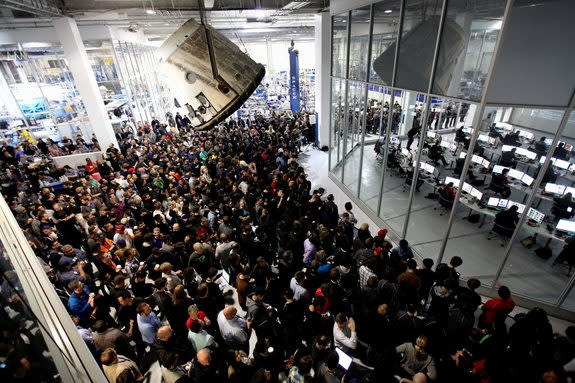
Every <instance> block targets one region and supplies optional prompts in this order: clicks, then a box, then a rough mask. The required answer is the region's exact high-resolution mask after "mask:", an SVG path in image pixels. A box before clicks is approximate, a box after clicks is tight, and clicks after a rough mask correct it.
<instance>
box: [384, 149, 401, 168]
mask: <svg viewBox="0 0 575 383" xmlns="http://www.w3.org/2000/svg"><path fill="white" fill-rule="evenodd" d="M400 165H401V159H400V158H399V156H398V150H397V149H396V148H394V147H390V148H389V154H388V155H387V167H388V168H390V169H395V168H397V169H398V171H399V173H403V172H404V171H403V169H402V167H401V166H400Z"/></svg>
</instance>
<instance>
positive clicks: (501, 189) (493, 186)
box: [488, 178, 507, 197]
mask: <svg viewBox="0 0 575 383" xmlns="http://www.w3.org/2000/svg"><path fill="white" fill-rule="evenodd" d="M488 189H489V190H491V191H493V192H494V193H495V194H497V195H500V196H502V197H505V195H504V194H505V193H506V192H507V186H506V185H501V184H498V183H496V182H494V181H493V178H492V179H491V182H490V183H489V188H488Z"/></svg>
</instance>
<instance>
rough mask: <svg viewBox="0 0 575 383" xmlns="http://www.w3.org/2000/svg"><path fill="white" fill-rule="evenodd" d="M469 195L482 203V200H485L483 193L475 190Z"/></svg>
mask: <svg viewBox="0 0 575 383" xmlns="http://www.w3.org/2000/svg"><path fill="white" fill-rule="evenodd" d="M469 194H471V196H472V197H475V198H477V200H478V201H481V198H483V193H481V192H480V191H479V190H477V189H475V188H473V189H471V193H469Z"/></svg>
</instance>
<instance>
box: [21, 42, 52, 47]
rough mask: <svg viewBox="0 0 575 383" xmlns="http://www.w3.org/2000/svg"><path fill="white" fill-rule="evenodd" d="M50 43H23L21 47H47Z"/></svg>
mask: <svg viewBox="0 0 575 383" xmlns="http://www.w3.org/2000/svg"><path fill="white" fill-rule="evenodd" d="M51 46H52V44H51V43H24V44H22V47H24V48H49V47H51Z"/></svg>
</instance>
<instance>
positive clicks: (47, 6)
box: [0, 0, 63, 17]
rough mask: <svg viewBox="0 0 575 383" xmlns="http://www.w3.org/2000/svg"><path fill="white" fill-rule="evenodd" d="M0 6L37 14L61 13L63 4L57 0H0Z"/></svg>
mask: <svg viewBox="0 0 575 383" xmlns="http://www.w3.org/2000/svg"><path fill="white" fill-rule="evenodd" d="M0 7H6V8H10V9H14V10H18V11H23V12H28V13H31V14H33V15H37V16H52V17H54V16H62V15H63V12H62V8H63V4H62V2H61V1H59V0H34V1H32V0H20V1H16V0H0Z"/></svg>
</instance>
